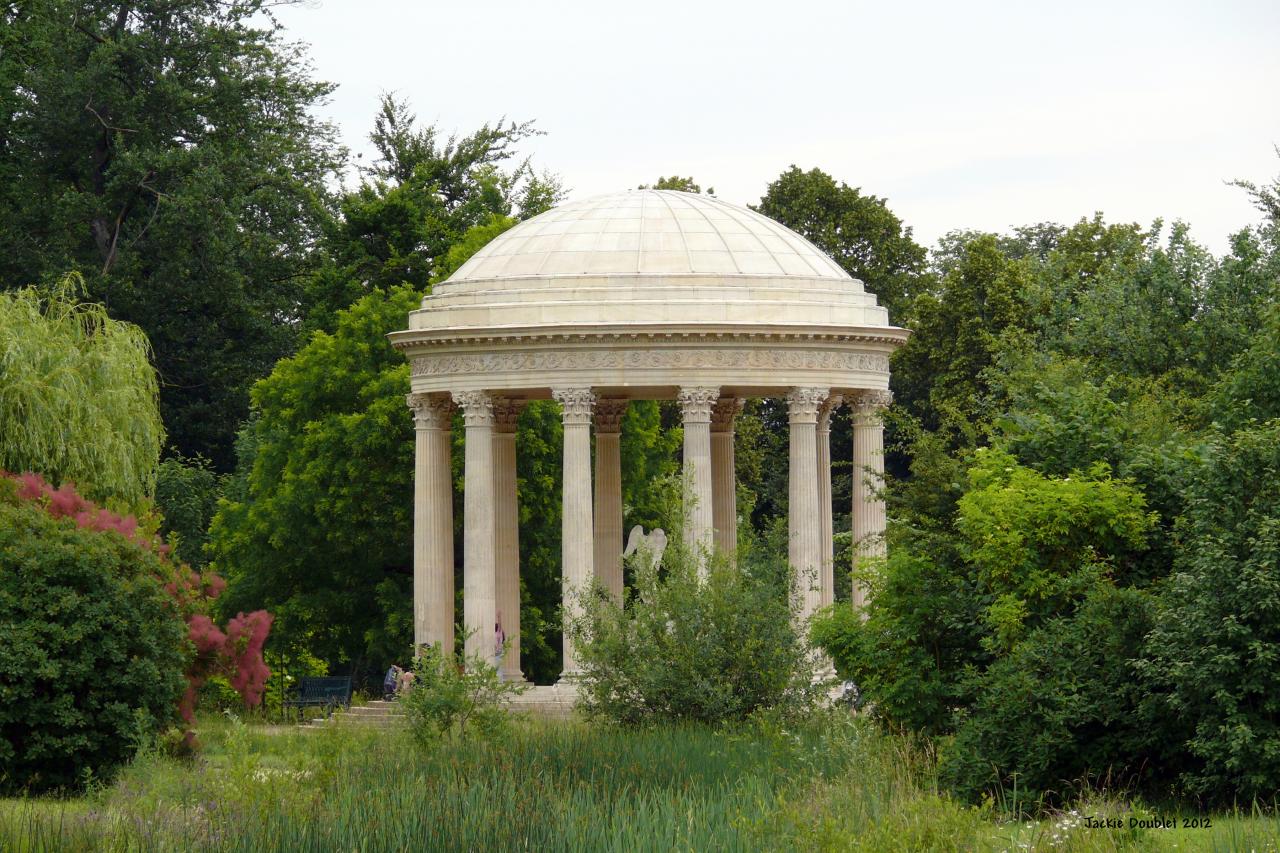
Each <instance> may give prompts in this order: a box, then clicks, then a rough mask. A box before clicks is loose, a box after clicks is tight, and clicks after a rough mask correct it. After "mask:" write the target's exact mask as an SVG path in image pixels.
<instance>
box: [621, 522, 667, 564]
mask: <svg viewBox="0 0 1280 853" xmlns="http://www.w3.org/2000/svg"><path fill="white" fill-rule="evenodd" d="M665 550H667V534H666V533H665V532H664V531H663V529H662V528H661V527H655V528H654V529H653V530H651V531H649V532H648V533H647V534H646V533H645V532H644V528H643V527H641V526H640V525H638V524H637V525H636V526H635V527H633V528H631V534H630V535H629V536H627V547H626V549H625V550H623V552H622V557H623V559H626V558H627V557H630V556H631V555H632V554H634V553H636V552H637V551H643V552H645V553H646V554H648V556H649V561H650V563H649V564H650V565H652V566H657V565H660V564H661V563H662V552H663V551H665Z"/></svg>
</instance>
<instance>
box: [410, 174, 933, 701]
mask: <svg viewBox="0 0 1280 853" xmlns="http://www.w3.org/2000/svg"><path fill="white" fill-rule="evenodd" d="M908 334H909V333H908V332H907V331H906V330H905V329H901V328H897V327H895V326H892V325H890V322H889V317H888V314H887V312H886V311H885V309H884V308H881V307H879V306H878V305H877V304H876V300H875V297H874V296H873V295H872V294H870V293H867V292H866V291H865V290H864V289H863V286H862V283H861V282H859V281H858V280H856V279H854V278H852V277H850V276H849V275H848V274H847V273H845V272H844V271H843V270H842V269H841V268H840V267H839V266H837V265H836V263H835V262H834V261H832V260H831V259H830V258H828V257H827V256H826V255H824V254H823V253H822V252H821V251H819V250H818V249H817V248H815V247H814V246H813V244H811V243H809V242H808V241H807V240H805V239H804V238H803V237H801V236H800V235H798V234H796V233H795V232H793V231H791V230H789V229H787V228H785V227H783V226H782V225H779V224H778V223H777V222H774V221H773V220H771V219H768V218H767V217H765V216H762V215H760V214H759V213H756V212H754V211H752V210H749V209H747V208H745V207H739V206H737V205H733V204H728V203H726V202H724V201H721V200H719V199H717V198H714V197H711V196H705V195H695V194H691V193H683V192H671V191H658V190H636V191H631V192H621V193H614V194H611V195H606V196H601V197H598V198H592V199H586V200H583V201H577V202H572V203H568V204H564V205H561V206H560V207H557V208H555V209H553V210H549V211H547V212H546V213H543V214H541V215H540V216H536V217H534V218H532V219H529V220H528V221H526V222H523V223H521V224H520V225H517V226H516V227H514V228H512V229H511V230H509V231H507V232H505V233H503V234H502V235H501V236H499V237H497V238H495V239H494V240H493V241H492V242H490V243H489V244H488V245H487V246H485V247H484V248H483V249H481V250H480V251H479V252H478V253H476V255H475V256H473V257H472V258H471V259H470V260H469V261H468V262H467V263H466V264H465V265H463V266H462V267H461V268H460V269H459V270H458V271H457V272H456V273H455V274H454V275H453V276H452V277H450V278H449V279H448V280H447V281H445V282H443V283H441V284H438V285H437V286H436V287H435V289H434V291H433V292H432V293H431V295H429V296H427V297H426V298H425V299H423V301H422V307H421V309H420V310H417V311H414V312H412V313H411V314H410V315H409V328H408V329H407V330H405V331H402V332H395V333H393V334H392V335H391V340H392V343H393V345H394V346H395V347H396V348H397V349H399V350H401V351H403V352H404V354H405V355H406V356H407V357H408V358H409V360H410V362H411V365H412V369H411V374H412V380H411V388H412V391H411V393H410V394H409V396H408V403H409V405H410V406H411V407H412V409H413V411H414V416H415V423H416V429H417V432H416V435H417V438H416V457H415V458H416V462H415V465H416V467H415V479H414V483H415V487H414V549H413V554H414V626H415V632H414V639H415V642H416V643H418V644H420V645H421V644H429V643H435V642H438V643H440V644H441V645H442V646H443V647H444V648H445V649H446V650H452V646H453V626H454V612H453V611H454V580H453V577H454V568H453V567H454V559H453V558H454V555H453V495H452V480H451V476H450V429H451V424H452V414H453V411H454V407H455V406H457V407H460V408H461V409H462V415H463V421H464V423H465V427H466V445H465V446H466V450H465V454H466V458H465V484H464V488H465V494H464V502H463V506H464V518H463V526H464V537H463V549H464V550H463V622H464V625H465V627H466V629H467V630H468V631H471V632H472V633H470V635H469V638H468V640H467V649H466V651H467V653H468V654H475V655H479V656H480V657H482V658H484V659H488V660H492V659H493V655H494V631H493V629H492V627H493V625H494V624H495V621H496V620H497V615H498V614H499V613H501V614H502V622H503V628H504V631H505V632H506V635H507V637H508V638H509V639H510V640H511V641H512V642H511V646H512V647H511V649H510V651H509V652H508V653H507V654H506V655H505V656H504V659H503V669H504V675H505V676H506V677H507V678H510V679H515V680H519V679H521V678H522V677H523V676H522V675H521V672H520V651H519V636H520V633H519V631H520V629H519V612H520V608H519V571H520V567H519V547H518V542H519V538H518V537H519V531H518V529H517V520H518V517H519V516H518V513H517V504H516V500H517V496H516V457H515V425H516V419H517V417H518V416H519V413H520V411H521V409H522V408H523V407H524V406H525V404H526V403H527V402H528V401H529V400H535V399H544V398H551V399H554V400H556V401H558V402H559V403H560V405H561V406H562V408H563V421H564V483H563V489H564V497H563V500H564V517H563V528H562V536H563V541H562V555H563V589H564V592H565V603H566V607H565V610H566V612H567V613H573V612H574V601H575V595H574V593H575V591H577V590H580V589H582V588H583V587H584V586H586V585H587V584H589V583H590V581H591V579H592V578H593V577H594V578H597V579H599V581H600V582H601V583H603V585H604V586H605V587H606V588H608V589H609V590H611V591H612V592H613V593H614V594H616V595H621V592H622V551H623V518H622V495H621V476H620V458H619V438H620V437H619V424H620V421H621V417H622V414H623V412H624V411H625V408H626V406H627V402H628V401H629V400H654V399H657V400H673V399H674V400H677V401H679V404H680V409H681V411H682V413H683V422H684V470H685V477H686V482H688V483H689V484H690V488H691V491H692V494H691V497H692V502H691V506H692V510H691V511H690V512H689V514H688V519H689V520H688V523H687V529H686V530H685V531H684V536H685V538H686V541H688V542H689V543H691V544H694V545H696V546H700V547H701V548H704V549H707V550H710V549H712V548H718V549H723V550H725V551H726V552H729V553H732V551H733V550H734V548H735V541H736V531H737V524H738V517H737V511H736V506H735V485H734V483H735V478H734V451H733V435H734V433H733V429H734V418H735V416H736V414H737V413H738V411H739V410H740V409H741V406H742V401H743V400H744V399H746V398H748V397H779V398H783V399H785V400H786V402H787V406H788V410H789V414H790V454H789V463H790V471H789V475H788V476H789V484H790V485H789V523H790V546H789V556H790V560H791V564H792V565H793V566H794V567H795V569H796V576H797V584H796V588H795V590H794V594H795V596H796V599H797V601H798V602H799V604H800V609H801V612H802V614H803V615H804V616H806V617H807V616H809V615H810V614H812V613H813V612H814V611H815V610H817V609H818V608H819V607H822V606H823V605H826V604H829V603H830V602H831V601H832V600H833V596H834V591H833V588H832V587H833V581H832V574H833V558H832V521H831V519H832V508H831V464H830V459H831V455H830V418H831V413H832V411H833V410H834V409H835V408H836V407H837V406H840V405H848V406H850V407H852V410H853V412H854V430H853V434H854V438H853V444H854V447H853V459H854V464H855V473H858V472H861V473H860V475H857V476H855V477H854V490H853V535H854V541H855V543H856V548H857V553H859V554H861V555H876V554H880V553H883V532H884V525H885V514H884V504H883V502H882V500H881V499H880V497H879V495H878V489H877V486H876V484H877V482H878V480H879V478H880V476H881V474H882V472H883V459H882V454H883V439H882V427H881V422H880V417H879V413H880V411H881V410H882V409H883V408H884V407H885V406H887V405H888V403H889V401H890V394H889V390H888V388H889V354H890V353H891V352H892V351H893V350H894V349H895V348H896V347H899V346H901V345H902V344H903V343H905V342H906V339H907V336H908ZM593 429H594V433H595V459H594V466H593V463H592V452H591V450H592V442H591V437H592V430H593ZM593 475H594V476H593ZM853 595H854V605H855V606H859V605H860V603H861V600H862V593H861V591H860V590H857V589H855V590H854V592H853ZM577 671H578V669H577V665H576V661H575V655H574V650H573V645H572V641H571V639H570V638H569V637H568V635H567V632H566V638H565V646H564V675H563V676H562V677H564V678H572V677H573V676H574V675H575V674H576V673H577Z"/></svg>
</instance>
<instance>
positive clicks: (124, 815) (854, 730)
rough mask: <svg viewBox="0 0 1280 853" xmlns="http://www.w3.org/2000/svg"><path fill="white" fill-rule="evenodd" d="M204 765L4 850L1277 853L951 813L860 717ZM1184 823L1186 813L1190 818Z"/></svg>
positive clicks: (896, 747)
mask: <svg viewBox="0 0 1280 853" xmlns="http://www.w3.org/2000/svg"><path fill="white" fill-rule="evenodd" d="M201 735H202V738H203V739H204V740H205V742H206V745H207V749H206V751H205V753H204V755H203V756H202V757H201V758H200V759H199V760H198V761H196V762H194V763H190V762H188V763H183V762H179V761H175V760H173V759H170V758H166V757H163V756H161V755H158V754H154V753H147V754H144V755H142V756H140V757H139V758H138V759H137V760H136V761H135V762H134V763H133V764H132V765H131V766H130V767H129V768H128V769H127V770H126V771H125V772H124V773H123V774H122V775H121V776H120V777H119V778H118V779H116V780H115V781H114V782H113V783H112V784H110V785H103V786H98V787H96V788H95V789H93V790H91V791H90V792H89V793H88V794H87V795H85V796H82V797H78V798H75V799H66V800H56V799H16V800H6V801H0V849H3V850H6V851H7V850H13V851H22V853H27V851H55V850H56V851H63V850H70V851H78V850H95V851H96V850H108V851H134V850H139V851H142V850H146V851H150V850H178V849H182V850H218V851H275V850H302V851H308V850H316V851H319V850H338V849H341V850H368V851H380V850H483V849H487V850H504V851H505V850H539V851H542V850H547V851H579V850H581V851H588V850H589V851H597V850H599V851H621V850H663V851H666V850H730V851H732V850H892V851H898V850H1070V851H1112V850H1142V849H1162V850H1165V849H1167V850H1172V849H1178V850H1188V849H1190V850H1196V849H1203V850H1237V849H1238V850H1248V849H1256V850H1267V849H1272V850H1274V849H1276V848H1277V846H1280V822H1278V819H1277V817H1276V816H1275V813H1274V812H1273V811H1266V810H1262V809H1257V810H1253V811H1248V810H1246V811H1243V812H1236V813H1230V814H1223V815H1217V816H1214V817H1213V820H1214V825H1213V827H1211V828H1210V829H1207V830H1204V829H1201V830H1182V829H1178V830H1139V831H1129V830H1123V831H1109V830H1098V829H1087V828H1085V827H1084V826H1083V825H1082V821H1081V819H1080V818H1081V816H1082V815H1084V814H1091V815H1108V816H1120V817H1127V816H1130V815H1134V814H1143V815H1145V814H1147V812H1144V811H1143V810H1142V808H1141V807H1140V806H1139V805H1135V804H1133V803H1129V802H1125V801H1122V800H1119V799H1107V798H1105V797H1099V798H1097V799H1095V800H1090V801H1086V802H1082V803H1080V804H1078V806H1077V809H1076V810H1075V813H1074V815H1073V813H1072V812H1066V813H1063V814H1062V815H1055V816H1053V817H1051V818H1048V819H1045V820H1042V821H1035V822H1014V821H1005V820H1002V818H1001V816H1000V813H999V812H998V811H997V810H996V809H995V808H994V807H991V806H988V807H986V808H973V807H967V806H963V805H961V804H958V803H956V802H955V801H953V800H952V799H950V798H949V797H947V796H946V795H945V794H944V793H943V792H940V791H939V790H938V788H937V784H936V777H935V775H934V770H933V768H934V764H935V762H934V757H933V755H932V754H931V752H930V749H929V746H928V744H926V743H922V742H917V741H913V740H912V739H910V738H904V737H894V736H888V735H884V734H882V733H880V732H878V731H876V730H875V729H873V728H872V727H870V726H869V725H867V724H865V723H863V722H862V721H859V720H854V719H850V718H848V717H847V716H840V715H838V714H823V715H819V716H817V717H815V718H813V719H811V720H809V721H807V722H805V723H802V724H788V723H784V722H782V721H779V720H769V719H761V720H757V721H755V722H753V723H752V724H750V725H745V726H739V727H736V728H732V729H719V730H717V729H713V728H709V727H705V726H692V725H690V726H665V727H660V728H652V729H646V730H624V729H617V728H609V727H603V726H599V725H588V724H586V723H583V722H577V721H575V722H554V723H553V722H542V721H524V722H521V723H520V724H519V725H517V726H516V728H515V730H514V731H513V732H512V733H511V734H510V735H509V737H508V738H507V739H506V740H505V741H503V742H500V743H484V742H479V741H462V742H449V741H444V742H441V743H440V744H439V745H438V746H437V747H435V748H433V749H429V750H424V749H420V748H418V747H416V746H414V745H413V743H412V741H411V739H410V738H409V736H408V733H407V731H405V730H403V729H396V728H391V729H385V730H366V729H360V728H356V727H352V726H345V727H344V726H335V727H333V728H331V729H327V730H322V731H314V732H310V731H300V730H297V729H288V728H283V727H269V726H249V725H245V724H243V723H240V722H239V721H236V720H227V721H216V720H211V721H209V722H208V723H206V725H205V726H204V730H203V731H202V732H201ZM1189 816H1190V815H1189Z"/></svg>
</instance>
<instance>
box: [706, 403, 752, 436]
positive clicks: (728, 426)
mask: <svg viewBox="0 0 1280 853" xmlns="http://www.w3.org/2000/svg"><path fill="white" fill-rule="evenodd" d="M746 402H747V401H746V400H744V399H742V398H741V397H721V398H720V399H719V400H716V404H715V406H713V407H712V409H711V431H712V432H733V421H734V419H735V418H737V417H738V413H739V412H741V411H742V407H743V406H744V405H746Z"/></svg>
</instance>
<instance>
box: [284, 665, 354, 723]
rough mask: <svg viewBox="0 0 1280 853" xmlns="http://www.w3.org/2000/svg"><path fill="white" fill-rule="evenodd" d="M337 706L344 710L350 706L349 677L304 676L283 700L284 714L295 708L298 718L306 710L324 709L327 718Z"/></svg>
mask: <svg viewBox="0 0 1280 853" xmlns="http://www.w3.org/2000/svg"><path fill="white" fill-rule="evenodd" d="M339 705H341V706H342V707H344V708H346V707H349V706H350V705H351V676H349V675H330V676H306V677H304V678H302V679H300V680H299V681H298V686H297V687H296V688H294V690H293V692H292V693H291V694H290V695H288V696H286V697H285V700H284V707H285V712H286V713H288V710H289V709H290V708H296V709H297V710H298V716H299V718H301V716H302V713H303V712H304V710H305V709H307V708H324V709H325V710H324V714H325V716H326V717H327V716H329V715H330V714H332V713H333V709H334V708H336V707H338V706H339Z"/></svg>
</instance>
